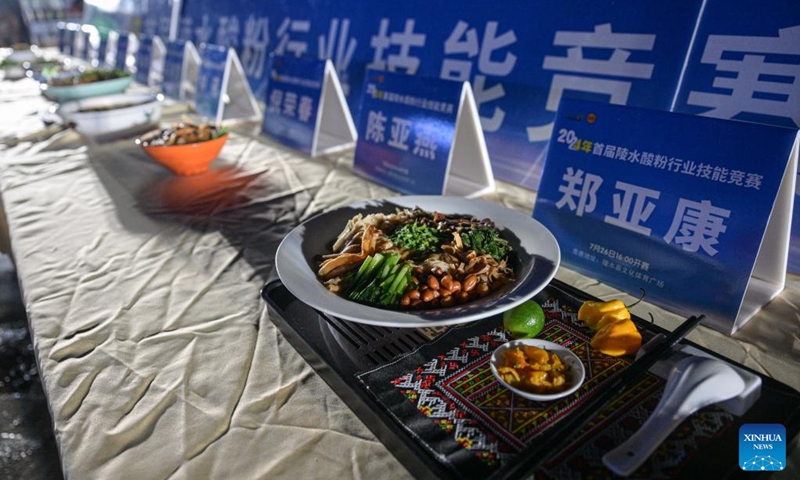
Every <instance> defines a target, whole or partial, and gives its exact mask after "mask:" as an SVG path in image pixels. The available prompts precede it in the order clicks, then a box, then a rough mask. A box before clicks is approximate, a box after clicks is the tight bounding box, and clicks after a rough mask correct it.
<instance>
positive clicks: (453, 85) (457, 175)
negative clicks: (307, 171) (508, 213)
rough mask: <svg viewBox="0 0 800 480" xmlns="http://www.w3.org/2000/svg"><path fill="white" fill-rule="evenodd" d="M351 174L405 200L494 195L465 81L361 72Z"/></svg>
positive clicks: (482, 143)
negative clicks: (415, 196)
mask: <svg viewBox="0 0 800 480" xmlns="http://www.w3.org/2000/svg"><path fill="white" fill-rule="evenodd" d="M353 168H354V171H355V172H356V173H357V174H359V175H361V176H364V177H366V178H369V179H370V180H372V181H375V182H377V183H380V184H382V185H385V186H386V187H389V188H391V189H393V190H396V191H398V192H402V193H406V194H423V195H424V194H427V195H454V196H463V197H476V196H479V195H482V194H485V193H489V192H492V191H494V188H495V183H494V176H493V175H492V169H491V167H490V165H489V154H488V152H487V150H486V142H485V140H484V137H483V130H482V129H481V125H480V118H479V117H478V111H477V107H476V103H475V98H474V96H473V93H472V88H471V87H470V84H469V82H456V81H451V80H442V79H438V78H425V77H421V76H413V77H412V76H408V75H403V74H399V73H390V72H384V71H378V70H368V71H367V74H366V79H365V82H364V90H363V92H362V98H361V107H360V111H359V120H358V142H357V144H356V151H355V160H354V164H353Z"/></svg>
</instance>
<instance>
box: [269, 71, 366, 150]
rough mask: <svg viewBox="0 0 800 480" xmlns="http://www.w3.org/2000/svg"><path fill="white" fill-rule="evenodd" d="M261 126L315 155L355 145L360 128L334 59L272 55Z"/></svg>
mask: <svg viewBox="0 0 800 480" xmlns="http://www.w3.org/2000/svg"><path fill="white" fill-rule="evenodd" d="M267 71H268V72H269V82H268V84H267V96H266V108H265V109H264V121H263V123H262V127H261V132H262V133H263V134H264V135H268V136H270V137H272V138H274V139H276V140H278V141H279V142H281V143H283V144H284V145H287V146H289V147H291V148H294V149H297V150H300V151H303V152H305V153H308V154H309V155H311V156H312V157H315V156H317V155H323V154H326V153H333V152H336V151H340V150H343V149H346V148H350V147H352V146H353V145H354V143H355V140H356V128H355V124H354V123H353V118H352V117H351V115H350V110H349V109H348V108H347V102H346V100H345V98H344V93H343V92H342V87H341V85H340V84H339V79H338V76H337V75H336V69H335V68H334V67H333V63H331V61H330V60H317V59H314V58H305V57H294V56H280V55H271V56H270V61H269V65H268V70H267Z"/></svg>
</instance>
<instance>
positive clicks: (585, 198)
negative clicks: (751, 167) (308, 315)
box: [555, 167, 731, 256]
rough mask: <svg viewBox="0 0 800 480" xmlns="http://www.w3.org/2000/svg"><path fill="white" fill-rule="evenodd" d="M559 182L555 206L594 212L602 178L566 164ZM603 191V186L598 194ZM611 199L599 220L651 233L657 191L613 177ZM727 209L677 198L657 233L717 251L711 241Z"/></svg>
mask: <svg viewBox="0 0 800 480" xmlns="http://www.w3.org/2000/svg"><path fill="white" fill-rule="evenodd" d="M562 181H563V183H562V184H561V185H560V186H559V187H558V191H559V192H560V193H561V194H562V196H561V198H560V199H559V200H558V201H557V202H556V204H555V205H556V207H557V208H559V209H561V208H564V207H567V208H568V209H569V210H570V211H572V212H575V215H576V216H579V217H580V216H583V215H584V214H589V213H594V211H595V209H596V208H597V195H598V191H599V190H600V187H601V186H602V185H603V178H602V177H600V176H599V175H594V174H590V173H586V174H584V172H583V170H580V169H578V170H575V169H573V168H572V167H567V169H566V173H564V175H563V176H562ZM602 193H606V191H605V189H604V190H603V191H602V192H600V194H602ZM611 196H612V199H613V214H609V215H603V216H602V218H603V222H605V223H607V224H609V225H614V226H617V227H620V228H624V229H625V230H629V231H631V232H634V233H638V234H641V235H645V236H652V230H651V228H649V227H648V226H647V220H648V219H649V218H650V216H651V215H652V214H653V211H654V210H655V209H656V206H657V202H656V200H658V198H659V197H660V196H661V192H660V191H658V190H653V189H650V188H645V187H642V186H638V185H634V184H630V183H625V182H621V181H617V182H615V184H614V191H613V192H612V193H611ZM730 214H731V212H730V210H728V209H725V208H721V207H718V206H714V205H712V203H711V202H710V201H708V200H692V199H686V198H680V200H679V202H678V206H677V208H676V209H675V211H674V212H672V213H671V216H672V221H671V223H670V227H669V230H668V231H667V232H660V233H658V235H659V236H661V237H662V238H663V239H664V241H665V242H666V243H668V244H669V243H673V244H676V245H678V246H680V247H681V248H683V249H684V250H686V251H690V252H698V251H702V252H703V253H705V254H706V255H710V256H714V255H716V254H717V249H716V248H715V245H716V244H718V243H719V236H720V234H722V233H724V232H725V230H726V228H727V227H726V226H725V223H724V222H725V219H727V218H728V217H730Z"/></svg>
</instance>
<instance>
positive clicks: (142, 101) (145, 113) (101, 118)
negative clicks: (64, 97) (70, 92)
mask: <svg viewBox="0 0 800 480" xmlns="http://www.w3.org/2000/svg"><path fill="white" fill-rule="evenodd" d="M161 99H162V97H161V96H158V95H151V94H149V93H142V94H125V93H121V94H116V95H102V96H99V97H92V98H86V99H83V100H75V101H73V102H68V103H63V104H61V106H60V107H59V108H58V109H57V110H56V114H57V115H58V116H60V117H61V118H62V120H63V121H64V122H66V123H71V124H74V128H75V130H76V131H78V133H80V134H82V135H85V136H86V137H89V138H102V137H104V136H109V135H115V134H123V133H131V134H141V133H142V132H145V131H148V130H150V129H152V128H153V127H154V126H156V125H158V121H159V120H160V119H161V110H162V108H161V107H162V104H161Z"/></svg>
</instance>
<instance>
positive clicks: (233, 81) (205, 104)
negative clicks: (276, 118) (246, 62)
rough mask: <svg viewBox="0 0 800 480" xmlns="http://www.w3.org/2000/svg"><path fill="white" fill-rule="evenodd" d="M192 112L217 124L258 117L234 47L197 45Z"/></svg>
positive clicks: (256, 104) (256, 118) (258, 113)
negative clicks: (197, 55) (196, 69)
mask: <svg viewBox="0 0 800 480" xmlns="http://www.w3.org/2000/svg"><path fill="white" fill-rule="evenodd" d="M194 109H195V110H196V111H197V113H199V114H200V115H202V116H203V117H204V119H205V120H207V121H214V122H215V124H216V125H220V124H221V123H222V121H223V120H233V119H237V120H258V119H260V118H261V112H260V111H259V108H258V103H257V102H256V100H255V98H254V97H253V92H252V91H251V90H250V85H249V84H248V83H247V77H245V74H244V71H243V70H242V64H241V62H240V61H239V57H238V56H237V55H236V51H235V50H234V49H233V48H230V47H223V46H221V45H212V44H208V43H204V44H202V45H200V70H199V72H198V74H197V91H196V95H195V99H194Z"/></svg>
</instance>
